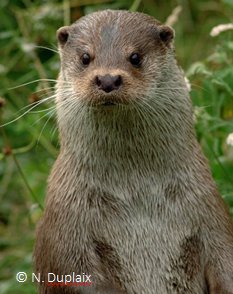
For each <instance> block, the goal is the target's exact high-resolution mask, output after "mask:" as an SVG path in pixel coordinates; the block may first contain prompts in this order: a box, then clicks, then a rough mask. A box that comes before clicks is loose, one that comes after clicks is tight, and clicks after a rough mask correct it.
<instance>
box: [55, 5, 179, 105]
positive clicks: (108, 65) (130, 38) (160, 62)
mask: <svg viewBox="0 0 233 294" xmlns="http://www.w3.org/2000/svg"><path fill="white" fill-rule="evenodd" d="M173 36H174V32H173V30H172V29H171V28H170V27H168V26H165V25H161V24H160V23H159V22H158V21H156V20H154V19H153V18H152V17H149V16H147V15H144V14H142V13H130V12H127V11H111V10H107V11H102V12H97V13H93V14H90V15H88V16H85V17H83V18H81V19H80V20H78V21H77V22H75V23H74V24H73V25H71V26H67V27H62V28H60V29H59V30H58V31H57V39H58V43H59V49H60V54H61V62H62V66H61V74H60V80H61V82H64V85H65V86H66V85H68V84H69V85H70V88H71V89H70V91H71V92H72V97H74V98H75V97H77V100H78V101H79V102H80V103H82V104H84V105H85V104H86V105H89V106H100V107H104V106H115V105H118V104H123V105H125V104H130V103H132V102H133V100H135V99H141V97H142V96H143V95H145V92H147V91H149V89H150V88H151V87H154V86H156V84H157V85H159V83H160V81H161V80H164V79H162V76H163V75H164V74H166V72H167V71H168V69H167V62H166V59H167V58H168V56H169V54H170V55H171V53H172V51H173V49H172V39H173ZM163 66H165V67H166V68H165V69H164V70H163Z"/></svg>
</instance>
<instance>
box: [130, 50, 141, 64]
mask: <svg viewBox="0 0 233 294" xmlns="http://www.w3.org/2000/svg"><path fill="white" fill-rule="evenodd" d="M129 61H130V63H131V64H132V65H134V66H139V65H140V63H141V56H140V55H139V54H138V53H133V54H131V55H130V58H129Z"/></svg>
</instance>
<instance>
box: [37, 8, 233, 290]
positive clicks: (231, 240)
mask: <svg viewBox="0 0 233 294" xmlns="http://www.w3.org/2000/svg"><path fill="white" fill-rule="evenodd" d="M57 39H58V44H59V52H60V57H61V70H60V74H59V77H58V81H57V89H56V108H57V122H58V127H59V132H60V144H61V145H60V153H59V156H58V158H57V160H56V162H55V164H54V167H53V169H52V172H51V175H50V177H49V181H48V188H47V196H46V205H45V211H44V215H43V217H42V219H41V221H40V223H39V225H38V229H37V233H36V244H35V250H34V260H35V270H36V272H37V273H40V278H41V279H40V283H39V293H40V294H42V293H43V294H45V293H46V294H54V293H68V294H75V293H101V294H106V293H127V294H154V293H156V294H166V293H172V294H174V293H185V294H188V293H190V294H201V293H211V294H220V293H222V294H223V293H224V294H227V293H233V224H232V220H231V218H230V215H229V212H228V209H227V207H226V205H225V204H224V201H223V200H222V198H221V196H220V195H219V193H218V191H217V188H216V185H215V183H214V181H213V179H212V176H211V173H210V170H209V167H208V164H207V161H206V159H205V157H204V155H203V153H202V151H201V148H200V146H199V144H198V142H197V139H196V135H195V130H194V123H193V109H192V103H191V99H190V97H189V92H188V89H187V86H186V84H185V81H184V76H183V73H182V71H181V70H180V68H179V66H178V65H177V62H176V59H175V53H174V45H173V39H174V31H173V29H172V28H170V27H169V26H166V25H163V24H161V23H160V22H159V21H157V20H155V19H154V18H153V17H151V16H148V15H146V14H143V13H139V12H129V11H117V10H116V11H113V10H104V11H100V12H95V13H92V14H89V15H87V16H84V17H82V18H81V19H79V20H78V21H76V22H75V23H74V24H72V25H70V26H66V27H62V28H60V29H59V30H58V32H57ZM48 273H50V276H48ZM51 275H52V282H55V283H56V284H55V285H54V284H53V285H51V284H49V282H51ZM55 275H56V278H54V276H55ZM66 275H67V276H66ZM85 275H87V276H89V278H90V280H91V283H90V284H88V285H87V284H85V283H84V284H82V283H77V276H79V277H80V276H82V277H83V276H85ZM64 276H66V278H64ZM71 276H72V280H71ZM74 276H75V279H73V277H74ZM84 280H85V279H84ZM70 281H72V282H70ZM78 281H80V279H79V280H78ZM68 282H69V283H68ZM82 282H83V280H82Z"/></svg>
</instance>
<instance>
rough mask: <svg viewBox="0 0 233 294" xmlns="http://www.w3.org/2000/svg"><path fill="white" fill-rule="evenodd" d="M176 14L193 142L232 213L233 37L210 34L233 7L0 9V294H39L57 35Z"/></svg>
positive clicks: (49, 5)
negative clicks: (37, 249) (111, 19)
mask: <svg viewBox="0 0 233 294" xmlns="http://www.w3.org/2000/svg"><path fill="white" fill-rule="evenodd" d="M178 5H179V6H181V7H182V11H181V13H180V15H179V16H178V18H177V21H176V22H175V23H174V28H175V30H176V53H177V59H178V62H179V64H180V65H181V66H182V67H183V69H184V70H185V72H186V75H187V77H188V78H189V79H190V81H191V86H192V91H191V96H192V99H193V103H194V105H195V115H196V129H197V135H198V139H199V141H200V143H201V145H202V147H203V150H204V152H205V154H206V156H207V157H208V159H209V161H210V166H211V169H212V173H213V175H214V178H215V180H216V182H217V185H218V187H219V190H220V192H221V194H222V196H223V197H224V199H225V200H226V202H227V203H228V204H229V206H230V208H231V211H232V212H233V176H232V175H233V147H232V146H230V145H227V144H226V138H227V136H228V135H229V134H230V133H233V83H232V81H233V65H232V64H233V63H232V61H233V60H232V59H233V38H232V36H233V33H232V31H227V32H222V33H221V34H219V36H216V37H211V36H210V31H211V29H212V28H213V27H214V26H216V25H218V24H224V23H230V22H232V21H233V20H232V16H233V13H232V12H233V1H232V0H222V1H208V0H206V1H201V0H189V1H188V0H177V1H175V0H169V1H162V0H158V1H156V0H142V1H138V0H135V1H131V0H118V1H110V0H79V1H75V0H70V1H69V0H64V1H55V0H53V1H46V0H43V1H39V0H34V1H31V0H1V2H0V20H1V22H0V50H1V59H0V125H2V124H6V125H5V126H4V127H2V128H0V203H1V205H0V293H2V294H15V293H18V294H20V293H30V294H33V293H36V288H35V286H34V285H33V284H32V283H31V282H30V277H31V276H30V273H31V272H32V265H31V264H32V248H33V242H34V234H35V233H34V232H35V224H36V223H37V222H38V219H39V217H40V216H41V213H42V212H41V209H40V206H42V205H43V201H44V196H45V189H46V181H47V177H48V174H49V171H50V169H51V167H52V164H53V162H54V160H55V158H56V155H57V153H58V151H57V150H58V149H59V145H58V134H57V129H56V124H55V114H54V108H53V106H54V104H53V90H54V85H55V79H56V76H57V74H58V71H59V58H58V54H57V52H56V50H57V47H56V38H55V35H56V34H55V32H56V30H57V29H58V28H59V27H60V26H62V25H66V24H69V23H71V22H73V21H74V20H76V19H77V18H79V17H80V16H82V15H85V14H87V13H90V12H92V11H96V10H99V9H104V8H112V9H132V10H138V11H143V12H145V13H148V14H151V15H153V16H154V17H156V18H157V19H159V20H161V21H162V22H165V21H166V19H167V17H168V16H169V15H170V14H171V13H172V11H173V9H174V8H175V7H177V6H178ZM24 84H25V85H24ZM19 85H21V86H20V87H17V86H19ZM14 87H17V88H14ZM46 97H48V98H49V97H51V98H50V99H47V101H45V102H43V103H40V101H41V99H42V98H46ZM30 109H31V111H30V112H29V110H30ZM24 113H26V114H25V115H23V114H24ZM11 121H12V123H9V122H11ZM18 271H24V272H26V273H28V281H27V282H26V283H17V282H16V279H15V275H16V273H17V272H18Z"/></svg>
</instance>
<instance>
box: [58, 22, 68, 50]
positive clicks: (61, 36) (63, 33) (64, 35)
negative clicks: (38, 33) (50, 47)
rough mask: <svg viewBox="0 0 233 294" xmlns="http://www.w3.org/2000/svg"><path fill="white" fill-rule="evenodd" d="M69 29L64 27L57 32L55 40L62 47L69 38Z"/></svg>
mask: <svg viewBox="0 0 233 294" xmlns="http://www.w3.org/2000/svg"><path fill="white" fill-rule="evenodd" d="M69 28H70V27H69V26H65V27H61V28H60V29H58V30H57V40H58V42H59V44H60V45H61V46H62V47H63V46H64V45H65V44H66V42H67V40H68V38H69Z"/></svg>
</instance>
